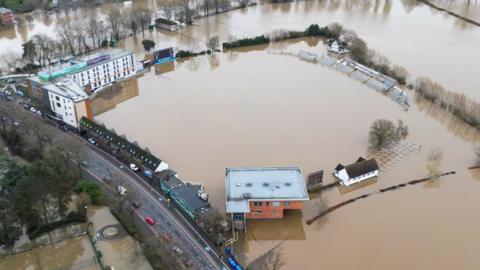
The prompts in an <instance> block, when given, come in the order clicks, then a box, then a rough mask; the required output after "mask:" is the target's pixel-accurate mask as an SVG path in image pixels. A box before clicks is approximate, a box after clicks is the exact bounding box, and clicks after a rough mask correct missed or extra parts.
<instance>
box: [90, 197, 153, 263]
mask: <svg viewBox="0 0 480 270" xmlns="http://www.w3.org/2000/svg"><path fill="white" fill-rule="evenodd" d="M88 218H89V220H90V221H91V222H92V223H93V225H92V230H93V231H94V232H95V234H97V233H100V232H101V231H102V229H103V228H104V227H105V226H108V225H120V224H119V223H118V220H117V219H116V218H115V217H114V216H113V215H112V213H111V212H110V210H109V209H108V207H97V206H90V207H89V209H88ZM97 236H98V235H97ZM97 247H98V249H99V250H100V251H101V252H102V257H103V262H104V264H105V265H109V266H113V267H115V269H120V270H129V269H136V270H151V269H152V267H151V266H150V264H149V263H148V261H147V260H146V258H145V255H144V254H143V250H142V248H141V247H140V244H139V243H138V242H137V241H136V240H135V239H133V238H132V237H131V236H129V235H128V234H127V233H126V232H125V231H123V229H122V232H121V233H120V234H119V236H118V237H116V238H114V239H109V240H105V239H100V238H97Z"/></svg>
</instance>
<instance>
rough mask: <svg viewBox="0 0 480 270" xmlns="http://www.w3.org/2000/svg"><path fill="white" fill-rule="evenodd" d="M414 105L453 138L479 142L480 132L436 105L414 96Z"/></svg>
mask: <svg viewBox="0 0 480 270" xmlns="http://www.w3.org/2000/svg"><path fill="white" fill-rule="evenodd" d="M414 100H415V103H416V105H417V107H418V109H419V110H420V111H423V112H425V113H426V114H427V115H429V116H431V117H433V118H434V119H436V120H438V121H439V122H440V123H442V124H443V125H444V126H446V127H447V129H448V130H449V131H451V132H452V133H453V134H454V135H455V136H457V137H460V138H462V139H464V140H466V141H468V142H471V143H478V142H480V132H478V130H477V129H476V128H474V127H472V126H470V125H468V124H466V123H465V122H463V121H461V120H460V119H458V118H457V117H456V116H454V115H453V114H451V113H449V112H446V111H445V110H443V109H441V108H440V107H439V106H438V105H436V104H433V103H431V102H429V101H427V100H425V99H424V98H422V97H420V96H418V95H415V99H414Z"/></svg>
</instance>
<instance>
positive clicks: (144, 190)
mask: <svg viewBox="0 0 480 270" xmlns="http://www.w3.org/2000/svg"><path fill="white" fill-rule="evenodd" d="M97 149H98V150H100V151H102V152H104V153H105V154H107V155H108V153H106V152H105V151H103V150H102V149H99V148H97ZM93 153H95V155H97V156H98V157H99V158H100V159H102V160H103V161H105V162H107V163H110V164H111V165H113V167H114V168H115V170H117V171H118V172H119V173H120V174H123V175H124V176H126V178H127V180H129V181H130V182H131V183H133V184H134V185H135V186H137V187H138V188H140V190H141V191H142V192H143V193H145V195H147V196H148V197H149V198H150V199H152V201H153V202H154V204H156V205H157V206H159V207H160V208H162V209H163V210H164V211H165V212H166V213H167V215H168V216H169V217H170V218H171V219H172V220H173V222H175V223H176V224H177V226H178V227H179V228H180V230H181V231H182V232H183V233H185V235H187V236H188V238H190V240H192V241H193V242H194V243H195V244H196V245H197V247H198V248H200V250H201V251H202V252H203V253H204V254H205V255H206V256H207V258H208V260H209V261H210V262H211V263H212V264H213V265H215V266H217V267H218V265H217V263H216V262H215V261H213V259H212V257H211V256H210V254H209V253H208V252H206V251H205V249H204V247H202V246H200V244H199V243H198V241H196V240H195V239H194V237H193V236H192V235H191V234H190V233H189V232H188V231H187V230H185V228H184V227H183V226H182V225H181V224H180V223H179V222H178V221H177V220H176V219H175V218H174V217H173V216H172V214H171V213H170V212H169V211H168V210H167V209H165V208H164V207H163V205H162V204H160V203H159V202H158V201H157V200H156V199H155V198H154V197H153V195H152V194H150V193H149V192H148V191H147V190H146V189H145V188H144V187H142V186H141V185H140V184H138V183H137V182H135V181H131V178H130V177H129V176H128V175H127V174H126V173H125V172H124V171H122V170H120V169H119V168H117V166H115V164H112V162H111V161H110V160H108V159H106V158H104V157H102V156H101V155H100V154H98V153H96V152H95V150H94V151H93ZM133 175H135V177H137V178H138V179H140V181H143V179H142V178H141V177H140V176H138V175H136V174H133ZM154 192H155V193H157V194H158V195H160V196H161V194H160V193H158V191H156V190H154ZM182 218H183V216H182ZM187 224H188V225H189V226H190V227H191V225H190V224H189V223H188V222H187ZM194 232H195V233H196V234H197V235H198V232H196V231H195V229H194ZM200 239H202V241H203V242H205V240H203V238H201V237H200ZM207 245H208V243H207ZM221 262H222V264H225V263H224V262H223V260H222V261H221ZM218 269H220V268H218Z"/></svg>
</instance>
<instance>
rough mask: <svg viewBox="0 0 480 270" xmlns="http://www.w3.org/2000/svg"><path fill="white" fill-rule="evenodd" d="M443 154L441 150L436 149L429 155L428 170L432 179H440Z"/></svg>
mask: <svg viewBox="0 0 480 270" xmlns="http://www.w3.org/2000/svg"><path fill="white" fill-rule="evenodd" d="M442 159H443V152H442V150H440V149H439V148H434V149H432V150H430V152H429V153H428V162H427V170H428V172H429V174H430V177H432V179H438V177H439V176H440V165H441V164H442Z"/></svg>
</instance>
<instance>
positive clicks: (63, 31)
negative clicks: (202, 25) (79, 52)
mask: <svg viewBox="0 0 480 270" xmlns="http://www.w3.org/2000/svg"><path fill="white" fill-rule="evenodd" d="M73 25H74V23H73V22H72V21H71V20H70V18H69V17H65V18H61V19H59V20H58V21H57V24H56V26H55V29H56V32H57V34H58V36H59V38H60V40H61V42H62V43H63V45H64V47H66V48H67V49H68V50H69V52H70V53H71V54H72V55H75V39H76V37H75V32H74V30H73V28H74V27H73Z"/></svg>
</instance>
